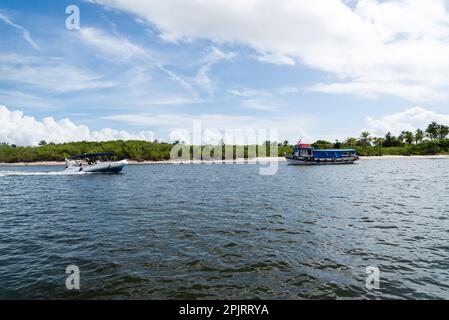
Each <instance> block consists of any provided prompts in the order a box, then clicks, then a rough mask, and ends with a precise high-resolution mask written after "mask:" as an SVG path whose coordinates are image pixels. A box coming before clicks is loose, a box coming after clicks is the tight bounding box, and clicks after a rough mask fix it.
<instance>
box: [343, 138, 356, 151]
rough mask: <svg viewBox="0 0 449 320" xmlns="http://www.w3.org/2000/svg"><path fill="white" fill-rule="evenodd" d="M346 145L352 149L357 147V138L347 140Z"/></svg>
mask: <svg viewBox="0 0 449 320" xmlns="http://www.w3.org/2000/svg"><path fill="white" fill-rule="evenodd" d="M344 144H346V145H348V146H350V147H351V148H352V147H355V145H356V144H357V138H353V137H349V138H346V140H345V142H344Z"/></svg>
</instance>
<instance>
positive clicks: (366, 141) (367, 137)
mask: <svg viewBox="0 0 449 320" xmlns="http://www.w3.org/2000/svg"><path fill="white" fill-rule="evenodd" d="M371 140H372V138H371V134H370V133H369V132H368V131H363V132H362V133H361V135H360V138H359V143H360V145H362V146H363V147H367V146H369V145H371Z"/></svg>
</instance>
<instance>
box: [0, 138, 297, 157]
mask: <svg viewBox="0 0 449 320" xmlns="http://www.w3.org/2000/svg"><path fill="white" fill-rule="evenodd" d="M179 143H180V142H178V141H176V142H175V143H165V142H158V141H157V140H156V141H153V142H148V141H140V140H127V141H123V140H116V141H104V142H89V141H80V142H68V143H60V144H55V143H52V142H46V141H41V142H40V143H39V145H38V146H35V147H31V146H17V145H14V144H8V143H1V144H0V162H4V163H15V162H37V161H64V159H65V158H68V157H70V156H72V155H76V154H84V153H98V152H112V153H114V157H115V158H116V159H129V160H135V161H161V160H168V159H170V152H171V150H172V148H173V147H174V146H175V145H176V144H179ZM275 146H276V147H277V148H278V155H279V156H282V155H283V154H284V152H290V151H291V147H292V146H290V145H289V144H288V141H284V143H277V142H270V141H266V142H265V143H263V144H262V145H251V146H247V145H245V146H241V145H225V144H223V143H222V144H221V145H220V146H219V148H221V149H222V151H221V153H222V158H223V159H230V158H237V157H241V156H243V157H245V158H252V157H260V156H263V157H265V156H269V155H270V150H271V148H273V147H275ZM206 147H207V146H201V147H200V148H201V151H203V150H204V149H205V148H206ZM197 148H198V147H193V146H188V150H189V153H190V158H191V159H197V158H198V156H197V154H198V152H197ZM218 150H219V149H218ZM200 154H201V152H200ZM211 156H212V157H213V156H214V154H213V152H212V153H211ZM200 158H201V156H200Z"/></svg>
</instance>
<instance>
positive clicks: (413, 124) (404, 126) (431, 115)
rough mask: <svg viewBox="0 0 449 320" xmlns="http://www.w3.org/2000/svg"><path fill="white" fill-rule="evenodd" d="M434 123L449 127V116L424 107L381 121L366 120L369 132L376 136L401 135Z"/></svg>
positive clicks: (399, 113)
mask: <svg viewBox="0 0 449 320" xmlns="http://www.w3.org/2000/svg"><path fill="white" fill-rule="evenodd" d="M432 121H436V122H438V123H440V124H446V125H449V114H440V113H436V112H434V111H431V110H427V109H425V108H422V107H413V108H409V109H406V110H404V111H402V112H398V113H395V114H391V115H387V116H384V117H382V118H380V119H373V118H371V117H367V119H366V122H367V125H368V128H367V130H368V131H369V132H371V133H373V134H375V135H384V134H386V133H387V132H391V133H393V134H399V133H400V132H401V131H404V130H408V131H415V130H416V129H425V128H426V127H427V125H428V124H429V123H431V122H432Z"/></svg>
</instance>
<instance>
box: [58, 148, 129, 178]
mask: <svg viewBox="0 0 449 320" xmlns="http://www.w3.org/2000/svg"><path fill="white" fill-rule="evenodd" d="M113 155H114V154H113V153H111V152H100V153H85V154H78V155H75V156H71V157H70V158H68V159H65V162H66V167H65V170H66V171H68V172H102V173H117V172H120V171H122V169H123V167H124V166H125V165H127V164H128V161H127V160H121V161H112V160H111V159H112V157H113Z"/></svg>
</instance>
